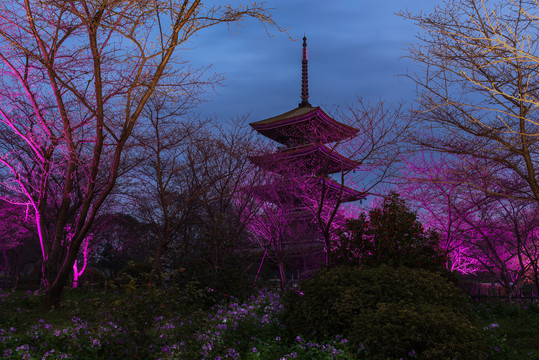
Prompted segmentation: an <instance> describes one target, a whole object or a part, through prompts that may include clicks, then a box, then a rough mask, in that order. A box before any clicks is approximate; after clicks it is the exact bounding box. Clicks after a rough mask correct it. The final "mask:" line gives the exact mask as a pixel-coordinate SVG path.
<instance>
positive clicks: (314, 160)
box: [249, 37, 365, 276]
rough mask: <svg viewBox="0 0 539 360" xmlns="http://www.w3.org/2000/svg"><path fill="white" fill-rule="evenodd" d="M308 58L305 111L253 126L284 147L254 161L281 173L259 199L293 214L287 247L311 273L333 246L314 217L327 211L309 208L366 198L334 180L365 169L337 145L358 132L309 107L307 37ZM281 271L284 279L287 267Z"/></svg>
mask: <svg viewBox="0 0 539 360" xmlns="http://www.w3.org/2000/svg"><path fill="white" fill-rule="evenodd" d="M302 55H303V56H302V81H301V82H302V84H301V103H300V104H299V106H298V107H297V108H295V109H293V110H290V111H288V112H286V113H284V114H281V115H277V116H274V117H271V118H269V119H265V120H261V121H257V122H253V123H250V124H249V125H250V126H251V127H252V128H253V129H254V130H256V131H257V132H259V133H260V134H261V135H263V136H265V137H267V138H269V139H272V140H274V141H276V142H277V143H279V144H280V145H283V146H280V148H279V150H277V151H276V152H274V153H271V154H265V155H261V156H252V157H250V160H251V161H252V162H253V163H254V164H255V165H257V166H258V167H260V168H261V169H264V170H267V171H269V172H271V173H273V174H275V176H274V177H273V180H272V181H270V182H269V183H268V184H266V185H263V186H259V187H258V188H257V191H256V194H257V197H258V198H260V199H261V200H262V201H264V202H267V203H273V204H274V205H275V206H278V207H283V208H286V209H287V210H286V211H285V212H284V213H285V214H286V216H287V217H289V221H288V222H286V224H287V225H288V226H290V227H291V228H292V229H291V231H289V232H288V234H293V235H292V236H293V238H290V239H288V240H287V241H286V242H285V243H286V246H287V247H288V248H289V250H291V252H292V253H293V256H294V257H295V258H296V259H302V260H300V261H303V266H301V268H302V270H303V271H304V272H305V271H310V270H311V269H314V268H316V267H318V266H319V265H320V261H319V260H315V261H314V262H316V264H314V263H311V264H310V265H307V264H306V259H307V258H309V257H310V258H316V257H317V256H318V255H320V254H323V250H324V249H325V250H326V251H327V246H328V242H327V241H326V240H324V241H320V236H321V232H320V231H319V230H317V225H316V224H317V220H316V218H315V215H314V214H315V213H318V215H320V213H321V211H322V210H320V211H313V207H312V206H311V207H309V206H308V205H306V203H307V202H310V204H311V205H312V203H313V202H316V201H318V202H319V203H320V204H321V205H320V206H328V204H327V203H330V205H329V207H331V206H333V209H334V208H335V207H338V206H340V204H341V203H346V202H352V201H356V200H362V199H364V198H365V194H364V193H362V192H360V191H357V190H355V189H352V188H349V187H347V186H344V185H343V184H340V183H339V182H337V181H335V180H334V179H332V178H331V177H330V175H332V174H339V173H340V174H344V173H348V172H349V171H351V170H353V169H356V168H357V167H358V166H359V163H358V162H356V161H353V160H351V159H349V158H347V157H345V156H343V155H341V154H339V153H337V152H336V151H335V150H334V149H333V147H332V145H331V144H334V143H336V142H341V141H346V140H347V139H351V138H353V137H354V136H355V135H356V134H357V132H358V129H355V128H353V127H350V126H348V125H345V124H343V123H340V122H338V121H336V120H335V119H333V118H331V117H330V116H329V115H327V114H326V113H325V112H324V111H323V110H322V109H321V108H320V107H313V106H312V105H311V104H310V103H309V101H308V99H309V91H308V76H307V39H306V38H305V37H304V38H303V54H302ZM328 199H329V200H328ZM324 202H327V203H326V204H325V203H324ZM330 212H331V211H330ZM333 215H334V214H333ZM323 244H325V245H324V246H325V248H323V246H322V245H323ZM313 254H314V255H313ZM317 254H318V255H317ZM262 261H264V260H262ZM280 266H281V265H280ZM280 270H281V276H282V268H280ZM297 272H298V273H299V272H300V270H299V269H298V270H297Z"/></svg>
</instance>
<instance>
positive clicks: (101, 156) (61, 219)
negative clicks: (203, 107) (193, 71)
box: [0, 0, 274, 309]
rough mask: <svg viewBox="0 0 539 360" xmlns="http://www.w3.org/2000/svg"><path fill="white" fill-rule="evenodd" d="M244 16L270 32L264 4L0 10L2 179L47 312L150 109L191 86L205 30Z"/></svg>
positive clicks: (65, 1)
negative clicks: (33, 240)
mask: <svg viewBox="0 0 539 360" xmlns="http://www.w3.org/2000/svg"><path fill="white" fill-rule="evenodd" d="M244 17H254V18H256V19H258V20H259V21H260V22H262V23H263V24H265V25H269V26H273V25H274V23H273V21H272V19H271V17H270V15H269V14H268V12H267V10H266V9H265V8H264V7H263V6H262V5H260V4H256V3H255V4H253V5H250V6H240V5H238V6H237V7H234V6H232V5H229V4H222V5H208V4H206V2H203V1H201V0H192V1H191V0H181V1H151V2H140V1H131V0H128V1H123V0H121V1H120V0H113V1H109V0H99V1H86V0H83V1H74V0H52V1H47V2H43V1H36V0H15V1H10V2H2V4H1V5H0V43H1V44H0V49H1V50H0V62H1V67H0V71H1V73H2V78H1V80H0V81H1V82H2V84H1V87H0V126H1V131H0V134H1V135H0V137H1V138H0V164H1V168H0V172H1V173H2V178H3V179H5V180H4V187H6V188H9V190H10V194H14V196H12V197H10V201H11V202H12V203H18V204H21V205H24V206H28V207H30V209H31V211H32V213H33V218H34V220H35V226H36V229H37V234H38V236H39V239H40V241H41V248H42V258H43V265H42V269H43V286H44V287H45V290H46V294H45V302H44V307H45V308H46V309H50V308H52V307H54V306H57V305H58V303H59V301H60V298H61V294H62V289H63V287H64V284H65V283H66V281H67V279H68V277H69V275H70V273H71V272H72V270H73V265H74V263H75V260H76V259H77V256H78V254H79V251H80V248H81V246H82V244H83V242H84V241H85V239H86V238H87V236H88V233H89V231H90V229H91V226H92V222H93V220H94V219H95V218H96V216H97V214H98V212H99V209H100V207H101V205H102V204H103V203H104V201H105V199H106V198H107V197H108V196H109V194H110V193H111V192H112V190H113V189H114V186H115V184H116V180H117V177H118V175H119V171H120V169H121V164H122V161H123V159H124V155H125V149H126V146H128V145H129V141H130V139H131V135H132V133H133V129H135V127H136V126H137V123H138V120H139V118H140V115H141V113H142V111H143V110H144V108H145V106H146V105H147V102H148V100H149V99H150V98H151V96H152V94H154V93H155V92H163V93H166V92H167V91H168V92H179V93H181V92H183V88H184V87H185V86H186V84H187V85H188V84H189V83H190V82H189V81H187V82H186V81H185V79H186V74H187V78H189V76H188V75H189V74H188V73H187V72H188V68H186V67H185V66H184V67H181V66H177V67H174V66H173V65H174V62H175V59H178V60H179V61H178V63H181V62H185V59H181V58H179V57H178V56H174V55H175V54H176V55H180V54H181V53H182V52H183V53H184V50H185V49H184V48H183V44H184V43H185V42H186V41H187V40H188V39H190V38H191V37H192V36H193V35H194V34H196V33H197V32H199V31H202V30H203V29H205V28H207V27H210V26H214V25H217V24H219V23H235V22H237V21H239V20H241V19H242V18H244ZM165 19H166V20H165ZM68 228H69V229H70V230H69V231H70V232H71V234H72V235H69V236H68V234H67V230H66V229H68Z"/></svg>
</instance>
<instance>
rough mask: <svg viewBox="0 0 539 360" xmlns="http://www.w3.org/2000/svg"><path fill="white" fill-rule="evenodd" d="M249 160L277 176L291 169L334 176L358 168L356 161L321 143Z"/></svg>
mask: <svg viewBox="0 0 539 360" xmlns="http://www.w3.org/2000/svg"><path fill="white" fill-rule="evenodd" d="M249 159H250V160H251V161H252V162H253V163H254V164H256V165H258V166H259V167H260V168H262V169H265V170H268V171H272V172H275V173H279V174H284V173H286V172H290V170H291V168H293V169H294V170H295V171H299V172H305V173H306V172H311V173H314V174H316V175H321V174H334V173H337V172H343V171H350V170H353V169H355V168H357V167H358V166H359V163H358V162H357V161H354V160H350V159H349V158H347V157H345V156H342V155H340V154H338V153H337V152H336V151H334V150H333V149H330V148H329V147H327V146H326V145H324V144H323V143H318V144H308V145H302V146H297V147H293V148H292V147H289V148H285V149H283V150H281V151H278V152H276V153H274V154H268V155H260V156H251V157H250V158H249ZM302 170H303V171H302Z"/></svg>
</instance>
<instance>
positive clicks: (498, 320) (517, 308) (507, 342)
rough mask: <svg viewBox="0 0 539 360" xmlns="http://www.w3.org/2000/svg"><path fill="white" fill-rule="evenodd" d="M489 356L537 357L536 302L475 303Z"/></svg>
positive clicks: (538, 323)
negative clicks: (533, 303)
mask: <svg viewBox="0 0 539 360" xmlns="http://www.w3.org/2000/svg"><path fill="white" fill-rule="evenodd" d="M476 311H477V314H478V316H479V319H480V321H481V325H482V327H483V332H484V337H485V339H486V341H487V343H488V345H489V348H490V359H496V360H497V359H500V360H502V359H503V360H521V359H530V360H535V359H539V330H538V329H539V304H535V305H531V304H521V303H513V304H510V303H505V302H495V303H484V302H483V303H477V304H476Z"/></svg>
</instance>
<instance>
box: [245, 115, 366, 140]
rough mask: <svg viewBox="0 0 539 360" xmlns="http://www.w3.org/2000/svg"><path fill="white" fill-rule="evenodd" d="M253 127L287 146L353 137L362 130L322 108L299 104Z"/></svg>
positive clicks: (254, 124)
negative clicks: (332, 115) (335, 118)
mask: <svg viewBox="0 0 539 360" xmlns="http://www.w3.org/2000/svg"><path fill="white" fill-rule="evenodd" d="M249 125H251V127H252V128H253V129H255V130H256V131H258V132H259V133H260V134H261V135H264V136H266V137H268V138H270V139H272V140H275V141H277V142H278V143H281V144H283V145H286V146H294V145H301V144H309V143H316V142H322V143H332V142H336V141H340V140H345V139H348V138H351V137H353V136H354V135H356V134H357V132H358V131H359V130H358V129H355V128H353V127H351V126H348V125H345V124H343V123H340V122H338V121H336V120H334V119H333V118H331V117H330V116H329V115H328V114H326V113H325V112H324V111H323V110H322V109H320V107H311V106H305V107H298V108H296V109H293V110H290V111H288V112H285V113H284V114H281V115H277V116H274V117H271V118H269V119H265V120H261V121H256V122H253V123H250V124H249Z"/></svg>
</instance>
